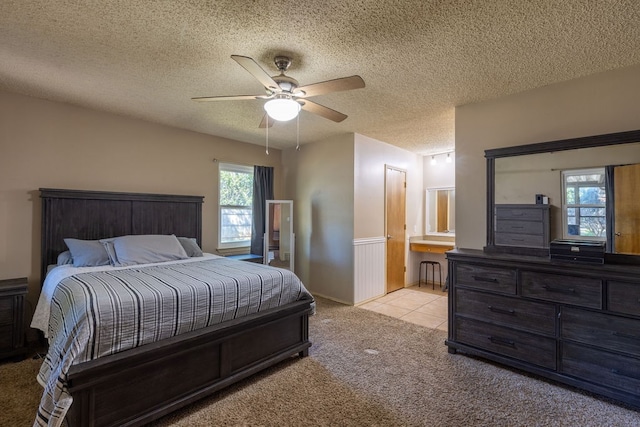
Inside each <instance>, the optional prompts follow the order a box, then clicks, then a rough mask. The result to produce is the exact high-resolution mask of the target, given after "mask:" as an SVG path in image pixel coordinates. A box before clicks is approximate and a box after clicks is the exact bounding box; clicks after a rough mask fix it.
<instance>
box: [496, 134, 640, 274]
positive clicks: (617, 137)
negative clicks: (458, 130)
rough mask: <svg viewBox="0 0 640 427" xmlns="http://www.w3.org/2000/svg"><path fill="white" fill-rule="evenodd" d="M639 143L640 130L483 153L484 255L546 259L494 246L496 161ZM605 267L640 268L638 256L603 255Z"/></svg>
mask: <svg viewBox="0 0 640 427" xmlns="http://www.w3.org/2000/svg"><path fill="white" fill-rule="evenodd" d="M637 142H640V130H632V131H626V132H616V133H608V134H602V135H594V136H585V137H579V138H570V139H561V140H556V141H546V142H538V143H534V144H525V145H516V146H512V147H504V148H495V149H491V150H485V152H484V157H485V158H486V159H487V171H486V172H487V244H486V246H485V248H484V249H485V251H486V252H497V253H499V252H508V253H512V254H519V255H533V256H548V255H549V251H548V250H547V249H537V248H511V247H502V246H499V245H496V244H495V227H494V224H495V223H494V221H493V212H494V211H495V161H496V159H498V158H501V157H515V156H524V155H527V154H540V153H551V152H556V151H567V150H575V149H579V148H592V147H603V146H607V145H620V144H630V143H637ZM612 214H613V206H611V205H610V204H607V216H610V215H612ZM605 263H609V264H640V255H626V254H615V253H606V254H605Z"/></svg>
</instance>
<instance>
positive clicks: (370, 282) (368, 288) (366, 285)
mask: <svg viewBox="0 0 640 427" xmlns="http://www.w3.org/2000/svg"><path fill="white" fill-rule="evenodd" d="M385 248H386V239H385V238H384V237H372V238H366V239H354V240H353V260H354V269H353V282H354V304H359V303H361V302H363V301H366V300H369V299H371V298H375V297H379V296H383V295H384V292H385V283H386V279H385V276H386V270H385V264H386V262H385Z"/></svg>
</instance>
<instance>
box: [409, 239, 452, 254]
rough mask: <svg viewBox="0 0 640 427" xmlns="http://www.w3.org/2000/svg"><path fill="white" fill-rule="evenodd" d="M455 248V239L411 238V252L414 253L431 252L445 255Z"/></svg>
mask: <svg viewBox="0 0 640 427" xmlns="http://www.w3.org/2000/svg"><path fill="white" fill-rule="evenodd" d="M454 246H455V241H454V240H453V238H450V239H439V238H438V237H437V236H422V237H419V236H418V237H411V238H409V250H411V251H413V252H430V253H436V254H443V253H445V252H447V251H450V250H451V249H453V248H454Z"/></svg>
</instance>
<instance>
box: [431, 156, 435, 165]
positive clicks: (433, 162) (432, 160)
mask: <svg viewBox="0 0 640 427" xmlns="http://www.w3.org/2000/svg"><path fill="white" fill-rule="evenodd" d="M435 164H436V156H431V166H433V165H435Z"/></svg>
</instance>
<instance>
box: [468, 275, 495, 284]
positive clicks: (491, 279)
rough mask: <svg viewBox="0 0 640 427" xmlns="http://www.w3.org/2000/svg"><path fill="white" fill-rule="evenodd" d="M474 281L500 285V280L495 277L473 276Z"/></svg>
mask: <svg viewBox="0 0 640 427" xmlns="http://www.w3.org/2000/svg"><path fill="white" fill-rule="evenodd" d="M471 277H473V280H475V281H476V282H489V283H498V279H496V278H495V277H482V276H471Z"/></svg>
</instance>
